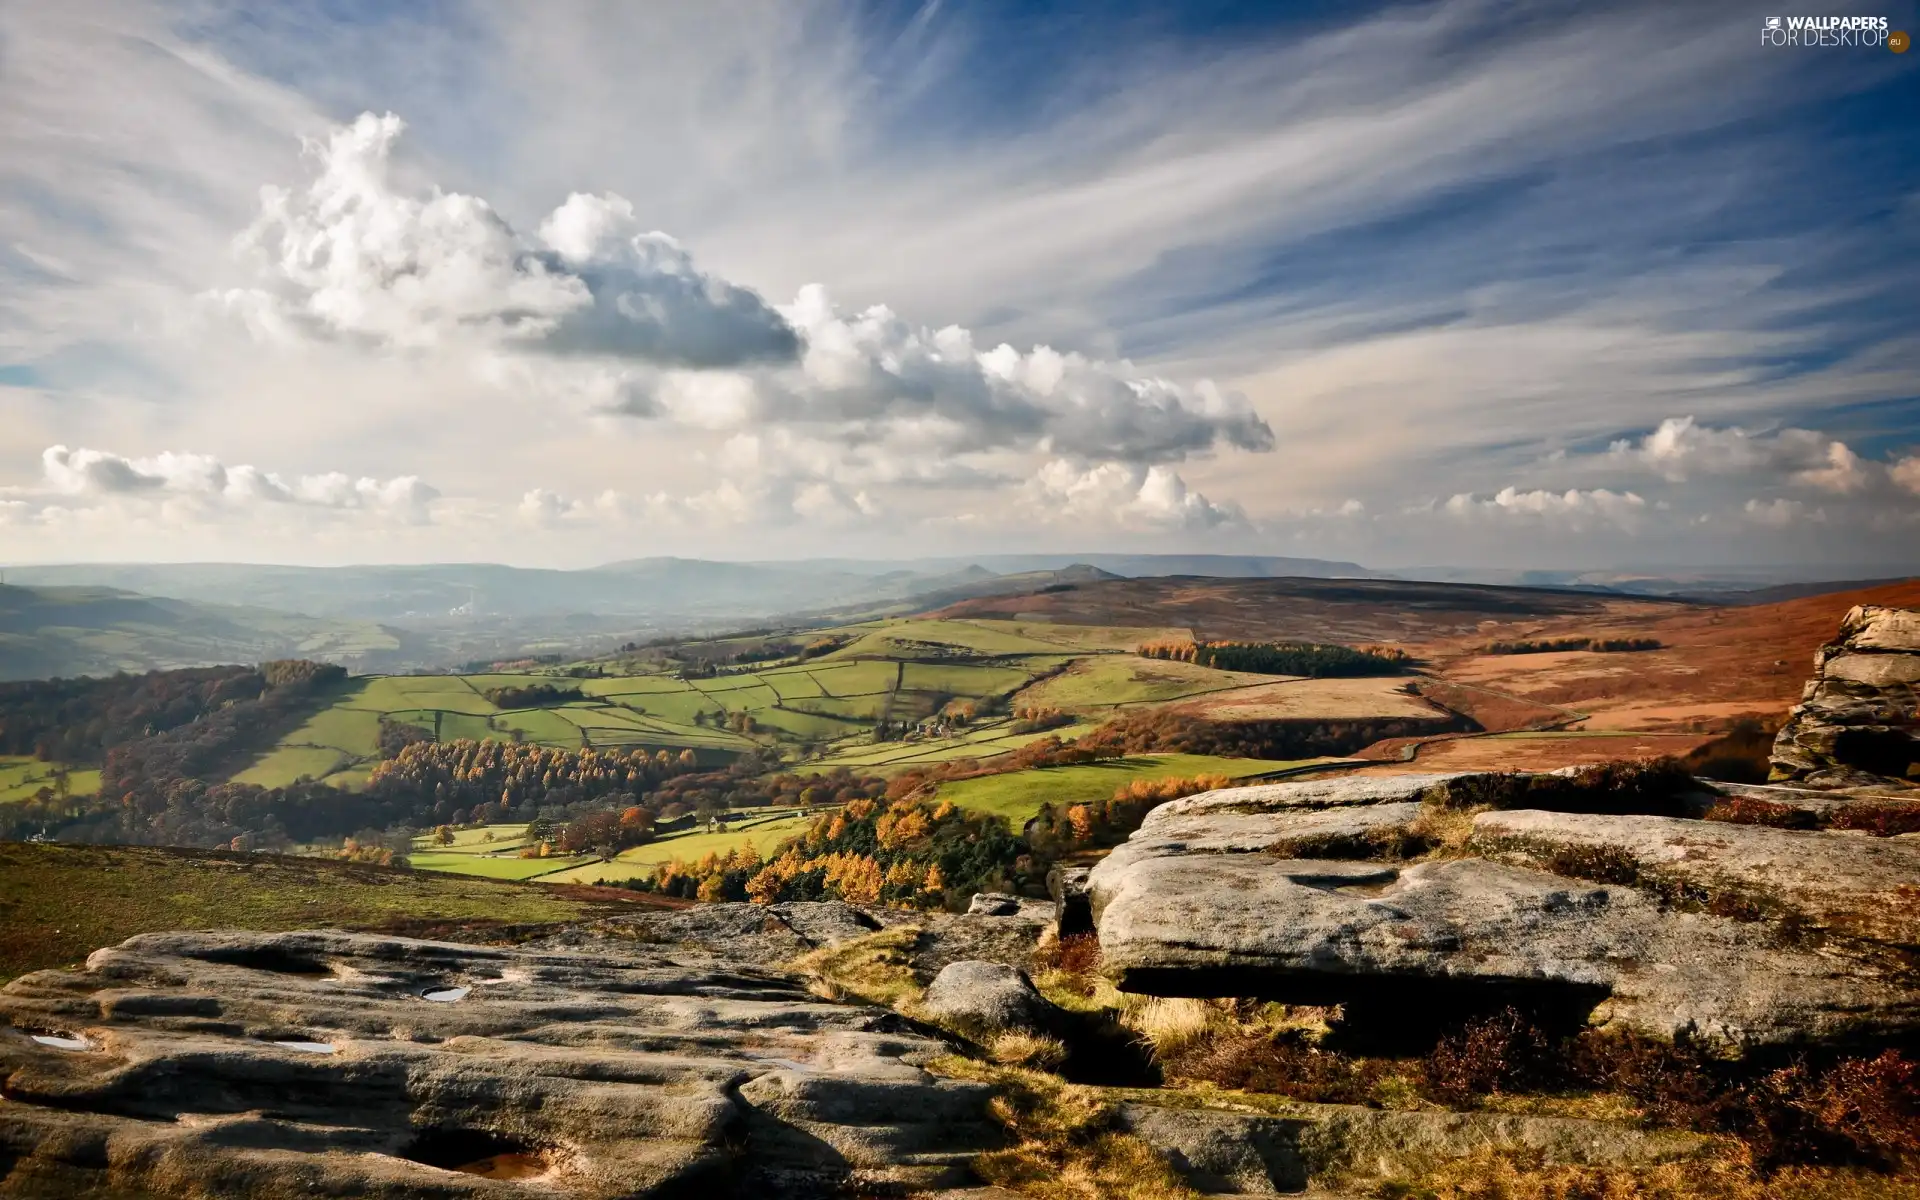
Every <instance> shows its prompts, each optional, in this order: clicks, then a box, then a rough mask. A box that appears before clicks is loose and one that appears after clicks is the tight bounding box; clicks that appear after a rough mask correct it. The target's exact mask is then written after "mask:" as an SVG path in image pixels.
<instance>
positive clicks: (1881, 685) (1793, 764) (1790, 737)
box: [1773, 605, 1920, 794]
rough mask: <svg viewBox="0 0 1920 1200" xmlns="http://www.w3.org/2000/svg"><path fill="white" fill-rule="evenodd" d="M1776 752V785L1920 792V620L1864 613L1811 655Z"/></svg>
mask: <svg viewBox="0 0 1920 1200" xmlns="http://www.w3.org/2000/svg"><path fill="white" fill-rule="evenodd" d="M1813 664H1814V677H1813V678H1812V679H1811V680H1809V681H1808V682H1807V687H1806V691H1805V693H1804V694H1803V695H1802V696H1801V701H1800V703H1799V704H1798V705H1797V706H1795V708H1794V709H1793V711H1792V713H1791V714H1790V715H1789V717H1788V718H1787V723H1786V724H1785V725H1784V726H1783V727H1782V728H1781V730H1780V734H1779V736H1778V737H1777V738H1776V739H1775V741H1774V745H1773V777H1774V778H1775V779H1779V780H1790V781H1793V782H1795V783H1799V784H1801V785H1803V786H1806V787H1815V788H1845V789H1849V790H1865V791H1879V792H1892V793H1895V794H1900V793H1911V792H1914V791H1916V790H1920V612H1915V611H1913V610H1910V609H1899V608H1882V607H1878V606H1874V605H1862V606H1858V607H1856V608H1854V609H1853V610H1852V611H1851V612H1849V613H1848V614H1847V615H1846V617H1845V619H1843V620H1842V621H1841V622H1840V633H1839V636H1838V637H1837V638H1836V639H1835V640H1833V641H1831V642H1829V643H1827V644H1826V645H1824V646H1822V647H1821V648H1820V649H1819V651H1817V652H1816V653H1815V654H1814V659H1813Z"/></svg>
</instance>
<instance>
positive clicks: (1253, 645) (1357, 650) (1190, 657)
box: [1137, 642, 1413, 679]
mask: <svg viewBox="0 0 1920 1200" xmlns="http://www.w3.org/2000/svg"><path fill="white" fill-rule="evenodd" d="M1137 653H1139V655H1140V656H1141V657H1142V658H1158V659H1168V660H1171V661H1174V662H1189V663H1194V664H1196V665H1198V666H1202V667H1212V668H1214V669H1215V670H1220V671H1248V672H1251V673H1253V674H1257V675H1303V676H1306V677H1307V678H1309V679H1328V678H1334V677H1346V676H1361V675H1400V674H1404V673H1405V672H1406V670H1407V668H1408V666H1409V665H1411V664H1412V662H1413V656H1412V655H1410V654H1408V653H1407V652H1406V651H1405V650H1401V649H1398V648H1397V647H1393V646H1362V647H1354V646H1332V645H1323V644H1320V643H1318V642H1147V643H1145V644H1144V645H1142V646H1140V647H1139V648H1138V650H1137Z"/></svg>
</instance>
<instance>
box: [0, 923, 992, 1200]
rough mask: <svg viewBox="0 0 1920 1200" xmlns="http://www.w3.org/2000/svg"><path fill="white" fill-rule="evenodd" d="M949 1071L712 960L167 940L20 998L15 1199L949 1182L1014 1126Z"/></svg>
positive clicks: (778, 980)
mask: <svg viewBox="0 0 1920 1200" xmlns="http://www.w3.org/2000/svg"><path fill="white" fill-rule="evenodd" d="M813 915H824V914H813ZM943 1050H944V1047H943V1045H942V1044H941V1043H939V1042H937V1041H934V1040H932V1039H930V1038H928V1037H926V1036H923V1035H922V1034H920V1033H917V1032H915V1031H914V1030H913V1029H912V1028H910V1027H909V1026H908V1025H907V1024H906V1023H905V1022H904V1021H903V1020H902V1019H901V1018H899V1017H898V1016H896V1015H894V1014H892V1013H889V1012H886V1011H885V1010H880V1009H874V1008H869V1007H861V1006H849V1005H838V1004H828V1003H824V1002H822V1001H820V1000H818V999H816V998H815V997H813V996H812V995H810V994H809V993H808V992H807V991H806V990H805V988H804V987H803V986H802V985H801V983H800V982H799V981H797V980H794V979H791V978H788V977H784V976H781V975H777V974H773V973H769V972H765V971H761V970H757V969H754V968H752V967H744V966H739V965H736V964H732V963H728V962H726V961H724V960H720V959H717V958H714V957H712V956H710V955H705V954H702V953H699V952H697V951H692V950H685V949H668V948H664V947H659V946H651V947H649V946H643V945H642V946H632V947H630V948H629V952H628V953H627V954H626V955H625V956H615V955H612V954H609V953H606V952H604V951H601V952H596V953H593V954H576V953H564V952H552V951H532V950H525V949H503V948H495V947H477V946H464V945H453V944H448V943H439V942H423V941H412V940H407V939H401V938H391V937H380V936H374V935H361V934H346V933H337V932H308V933H293V934H252V933H175V934H152V935H146V936H142V937H137V938H133V939H131V940H129V941H127V942H125V943H123V944H121V945H120V946H117V947H113V948H110V949H106V950H100V951H97V952H95V953H94V954H93V956H92V957H91V958H89V959H88V962H87V966H86V969H85V970H83V971H42V972H39V973H36V974H33V975H29V976H26V977H24V978H21V979H18V980H16V981H14V982H13V983H12V984H10V985H8V986H7V988H6V989H5V990H4V991H0V1080H3V1081H4V1083H3V1084H0V1096H3V1097H4V1098H3V1099H0V1194H5V1195H21V1196H33V1197H59V1196H80V1195H114V1196H132V1197H202V1196H207V1197H211V1196H221V1197H228V1196H238V1197H250V1196H262V1197H268V1196H270V1197H282V1196H290V1195H336V1196H344V1195H351V1196H381V1197H402V1196H405V1197H487V1196H500V1197H506V1196H523V1195H526V1194H528V1189H529V1188H531V1189H532V1190H533V1191H534V1192H535V1193H537V1194H540V1195H548V1196H577V1197H612V1196H632V1195H654V1194H666V1193H668V1192H671V1193H673V1194H683V1193H685V1194H692V1193H694V1192H699V1193H700V1194H706V1195H711V1196H715V1197H723V1196H732V1195H741V1196H749V1195H751V1196H758V1195H783V1196H784V1195H797V1196H806V1195H813V1194H827V1193H829V1192H834V1191H835V1189H841V1190H845V1189H847V1188H854V1189H856V1190H857V1189H860V1188H876V1187H878V1188H884V1187H895V1188H902V1187H904V1188H907V1189H909V1190H912V1189H922V1188H932V1187H936V1186H952V1185H958V1184H962V1183H964V1182H966V1180H967V1173H966V1170H965V1166H966V1164H967V1163H968V1162H969V1161H970V1160H971V1158H972V1156H973V1154H975V1153H976V1152H977V1151H979V1150H980V1149H981V1148H983V1147H986V1146H989V1145H992V1144H994V1142H995V1139H996V1137H997V1129H996V1127H995V1126H993V1125H992V1124H991V1122H990V1121H989V1120H988V1119H987V1117H986V1112H985V1106H986V1099H987V1095H986V1089H985V1087H984V1086H983V1085H979V1084H974V1083H966V1082H959V1081H952V1080H941V1079H936V1078H935V1077H933V1076H931V1075H929V1074H928V1073H927V1072H926V1071H925V1070H924V1069H922V1065H921V1064H923V1063H925V1062H926V1061H928V1060H929V1059H930V1058H931V1057H933V1056H935V1055H937V1054H938V1053H941V1052H942V1051H943ZM836 1194H838V1193H836Z"/></svg>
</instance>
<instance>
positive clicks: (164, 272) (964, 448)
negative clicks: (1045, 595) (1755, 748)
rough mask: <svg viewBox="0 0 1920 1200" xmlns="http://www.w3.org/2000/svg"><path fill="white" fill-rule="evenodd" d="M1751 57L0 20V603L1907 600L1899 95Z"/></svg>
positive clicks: (1910, 561)
mask: <svg viewBox="0 0 1920 1200" xmlns="http://www.w3.org/2000/svg"><path fill="white" fill-rule="evenodd" d="M1861 2H1862V3H1866V4H1868V5H1869V7H1866V8H1858V9H1855V8H1823V7H1808V8H1805V9H1799V10H1789V11H1799V12H1802V13H1803V14H1809V15H1831V14H1838V15H1842V16H1871V17H1885V18H1886V19H1887V21H1888V28H1889V29H1891V30H1901V29H1911V30H1920V14H1916V2H1915V0H1861ZM1777 11H1779V10H1777V9H1775V8H1773V7H1769V6H1768V5H1763V4H1760V3H1757V2H1756V3H1732V2H1727V3H1722V2H1719V0H1690V2H1689V3H1686V4H1672V3H1645V4H1636V3H1578V4H1576V3H1553V2H1551V0H1547V2H1539V3H1514V2H1503V0H1437V2H1422V3H1404V4H1364V3H1353V4H1348V3H1343V4H1332V3H1328V2H1326V0H1317V2H1309V3H1299V4H1281V3H1269V4H1229V3H1217V2H1213V0H1186V2H1184V3H1180V4H1177V5H1176V4H1158V5H1154V4H1140V3H1131V2H1127V0H1115V2H1113V3H1101V4H1097V5H1095V4H1085V3H1074V4H1051V5H1050V4H1030V3H1011V2H1006V3H1002V2H992V0H989V2H983V3H962V2H960V0H926V2H924V3H919V4H888V3H877V2H869V3H837V2H828V0H707V2H705V3H702V4H698V5H690V4H677V3H586V2H575V0H548V2H546V3H542V4H538V5H525V4H500V3H471V4H469V3H461V2H459V0H421V2H419V3H409V4H389V3H380V2H376V0H283V2H278V3H275V4H272V5H266V4H258V3H254V4H228V3H219V2H217V0H184V2H182V3H178V4H161V3H131V2H127V3H121V2H117V0H65V2H63V3H59V4H51V3H49V4H37V3H36V4H12V5H6V6H0V563H5V562H14V563H20V562H69V561H193V560H233V561H254V562H290V563H314V564H337V563H360V562H430V561H474V560H485V561H497V562H508V563H515V564H522V565H539V566H565V567H572V566H585V565H591V564H594V563H598V562H604V561H609V560H615V559H625V558H634V557H642V556H648V555H656V554H675V555H687V556H695V557H706V558H742V559H744V558H754V559H764V558H792V557H802V556H808V555H834V556H854V555H859V556H871V557H919V556H928V555H965V554H970V553H987V552H1015V551H1044V552H1070V551H1096V550H1098V551H1134V552H1156V551H1179V552H1219V553H1243V554H1282V555H1307V556H1319V557H1331V558H1337V559H1343V560H1353V561H1360V562H1364V563H1367V564H1369V565H1373V566H1393V565H1411V564H1425V565H1437V564H1449V565H1458V566H1485V567H1535V568H1554V569H1568V568H1605V567H1610V566H1622V565H1628V564H1680V565H1686V566H1688V567H1693V568H1703V567H1710V566H1714V565H1725V566H1732V565H1764V564H1822V565H1829V566H1831V567H1832V568H1833V569H1835V570H1842V571H1853V570H1856V569H1858V570H1861V571H1863V572H1867V573H1880V572H1884V573H1887V574H1892V573H1896V572H1900V571H1907V570H1914V569H1920V352H1917V351H1920V336H1916V335H1920V253H1917V252H1920V151H1916V149H1915V142H1914V137H1915V120H1916V118H1915V114H1916V113H1920V53H1910V54H1893V53H1890V52H1889V49H1888V47H1887V46H1886V45H1884V44H1876V45H1792V46H1778V45H1768V44H1766V42H1765V38H1764V37H1763V34H1762V30H1763V27H1764V25H1765V22H1766V19H1767V18H1768V17H1770V16H1773V15H1775V14H1776V12H1777ZM1879 37H1880V35H1870V36H1869V37H1868V38H1867V39H1866V40H1869V41H1877V40H1878V39H1879Z"/></svg>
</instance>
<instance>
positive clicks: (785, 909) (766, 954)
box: [533, 900, 1051, 976]
mask: <svg viewBox="0 0 1920 1200" xmlns="http://www.w3.org/2000/svg"><path fill="white" fill-rule="evenodd" d="M1050 915H1051V914H1050V911H1049V910H1048V908H1047V906H1046V905H1045V903H1044V902H1038V901H1027V902H1025V903H1023V904H1022V906H1021V909H1020V911H1019V912H1018V913H1016V914H1014V915H1012V916H1002V917H990V916H984V915H981V914H970V913H928V912H912V911H906V910H902V909H888V908H859V907H856V906H854V905H851V904H847V903H845V902H843V901H839V900H823V901H796V902H793V903H787V904H774V905H759V904H745V903H739V904H736V903H722V904H700V905H695V906H693V907H690V908H683V909H678V910H675V911H671V912H645V913H635V914H633V915H630V916H623V917H613V918H610V919H607V920H603V921H593V922H588V923H585V924H582V925H578V926H574V927H572V928H569V929H566V930H562V931H560V932H559V933H556V934H552V935H550V936H548V937H545V938H542V939H540V940H539V941H538V942H536V943H533V945H535V946H537V947H539V948H542V949H553V950H580V951H607V952H611V953H615V954H624V953H630V952H632V951H633V949H634V946H635V944H636V943H639V944H642V945H660V946H676V947H682V948H687V949H693V950H699V951H703V952H706V953H709V954H717V955H719V956H721V957H723V958H726V959H729V960H731V961H735V962H744V963H753V964H757V965H760V966H766V967H777V966H779V965H780V964H783V963H786V962H789V961H791V960H793V959H795V958H797V957H799V956H800V955H802V954H806V953H807V952H809V951H812V950H818V949H821V948H822V947H826V946H834V945H838V944H840V943H842V942H848V941H853V940H855V939H857V938H863V937H866V936H868V935H869V934H873V933H876V932H879V931H880V930H883V929H897V928H901V927H903V926H912V927H914V928H916V929H919V930H920V931H921V936H920V937H919V938H918V939H916V941H915V943H914V945H913V948H912V950H911V952H910V955H909V958H910V960H911V965H912V966H913V968H914V969H915V970H916V971H920V972H923V973H925V974H926V975H929V976H931V975H933V974H935V973H936V972H938V971H939V970H940V968H942V967H944V966H946V965H947V964H948V963H951V962H960V961H964V960H967V959H984V960H987V961H990V962H999V963H1005V964H1007V965H1009V966H1022V965H1024V964H1025V963H1026V962H1027V961H1028V960H1029V959H1030V958H1031V957H1032V956H1033V949H1034V947H1035V946H1036V945H1037V944H1038V943H1039V940H1040V935H1041V934H1042V933H1043V932H1044V931H1045V929H1046V926H1047V924H1048V921H1049V917H1050Z"/></svg>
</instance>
